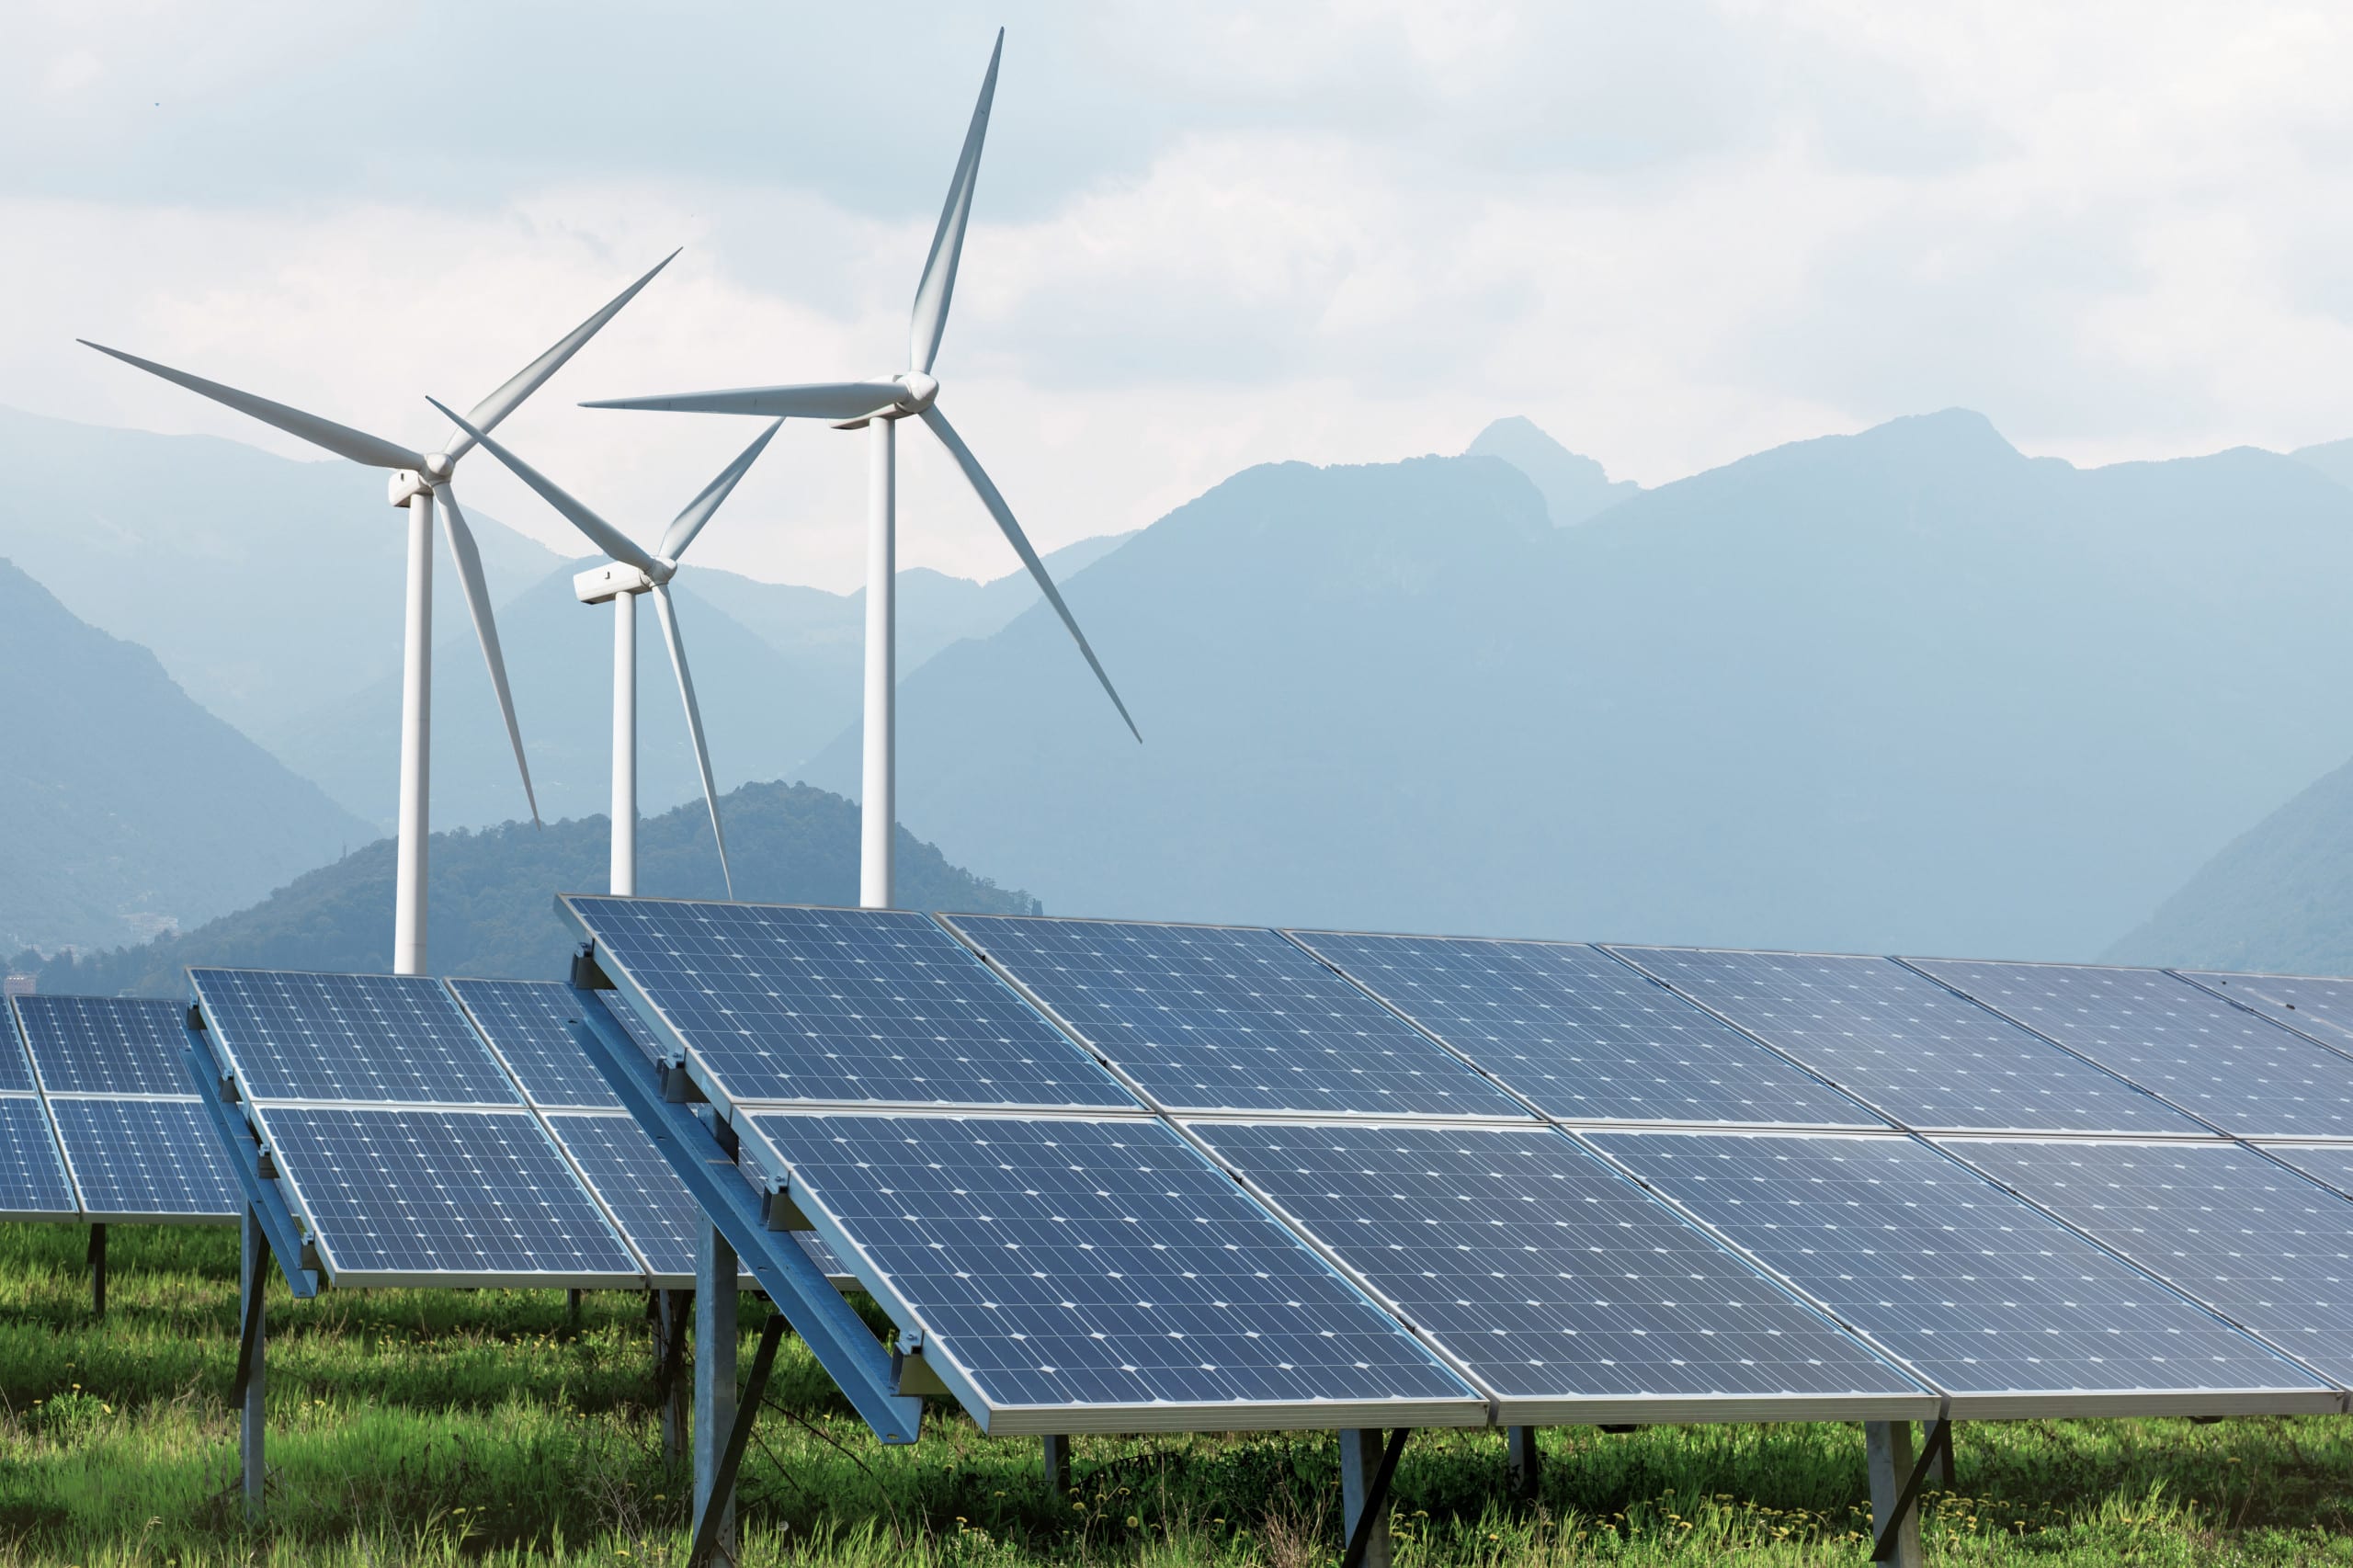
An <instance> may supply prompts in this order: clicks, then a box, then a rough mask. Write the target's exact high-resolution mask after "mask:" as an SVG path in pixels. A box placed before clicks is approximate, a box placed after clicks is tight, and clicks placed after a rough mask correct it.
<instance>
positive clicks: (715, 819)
mask: <svg viewBox="0 0 2353 1568" xmlns="http://www.w3.org/2000/svg"><path fill="white" fill-rule="evenodd" d="M426 401H428V402H431V401H432V400H431V399H427V400H426ZM433 406H434V407H436V408H438V409H440V410H441V412H442V413H443V414H446V415H449V419H450V421H451V422H452V423H454V424H455V425H456V426H458V428H459V429H460V430H462V431H464V432H465V433H466V434H467V435H469V436H471V437H473V438H474V439H475V440H477V441H479V442H481V443H482V448H483V450H484V451H486V452H488V453H489V454H490V455H491V456H492V457H494V458H496V459H497V460H499V461H500V462H503V463H505V464H506V466H507V467H508V468H509V469H511V470H513V471H514V473H515V477H516V478H517V479H519V480H521V481H522V482H523V483H526V484H528V485H529V486H530V487H531V488H532V489H534V490H536V491H538V492H539V493H540V498H541V499H543V500H544V501H546V502H547V504H548V505H549V506H552V507H554V508H555V509H556V510H557V511H558V512H560V513H562V514H563V517H564V518H565V519H566V520H567V521H569V522H570V523H571V524H572V526H573V527H574V528H578V529H579V530H580V531H581V532H582V533H584V534H585V535H586V536H587V537H588V541H589V542H590V543H591V544H594V545H595V546H596V547H597V549H599V550H601V551H604V552H605V556H606V559H607V560H608V562H610V564H608V565H605V566H599V567H595V568H592V569H590V570H589V571H586V572H583V573H581V574H579V575H578V576H577V577H574V579H573V580H572V586H573V591H574V593H575V594H577V595H578V596H579V597H580V602H581V603H583V604H592V605H593V604H602V603H604V602H605V601H606V600H607V599H610V600H612V601H613V839H612V869H611V879H612V891H613V892H616V893H620V894H623V895H627V894H631V893H634V892H637V596H638V595H640V594H646V593H650V594H652V595H653V596H654V616H655V618H656V619H659V620H660V621H661V622H662V637H663V641H664V642H666V643H668V644H669V648H670V669H671V673H673V674H674V675H676V676H677V677H678V700H679V701H680V702H681V703H682V704H684V705H685V707H686V710H687V733H688V734H689V735H691V736H692V737H693V738H694V743H695V767H697V768H699V770H700V771H701V773H702V798H703V801H704V803H705V804H707V805H708V806H709V807H710V836H711V838H712V840H713V841H714V842H716V843H717V844H718V846H719V874H720V876H721V877H722V879H723V880H724V881H726V884H727V896H728V897H730V898H733V897H734V896H735V874H734V872H733V871H732V870H731V869H729V868H728V865H727V835H726V833H725V831H724V830H722V828H721V827H720V825H719V786H718V784H717V783H716V782H715V781H714V780H713V778H712V777H711V772H710V747H709V746H708V745H706V744H704V742H703V734H702V709H701V707H700V705H699V704H698V703H697V702H696V701H695V682H694V676H691V675H689V674H688V671H687V645H686V642H684V641H683V640H682V639H681V638H680V636H679V634H678V614H677V611H676V608H674V607H673V606H672V605H671V603H670V579H671V578H673V577H675V576H676V575H677V574H678V558H679V557H680V556H682V555H684V554H685V553H686V552H687V546H688V545H690V544H692V543H693V542H694V541H695V536H696V535H697V534H699V533H700V532H702V528H703V525H704V524H705V523H708V522H709V521H710V518H711V514H713V513H714V512H717V511H718V510H719V506H720V503H722V502H723V501H725V500H726V499H727V497H728V495H729V494H731V493H732V492H733V490H734V488H735V486H736V484H737V483H738V482H739V481H741V480H742V479H743V477H744V475H745V474H746V473H748V472H751V467H752V465H753V464H754V463H755V462H756V461H758V460H759V456H760V454H761V453H762V452H763V451H765V450H767V444H768V441H769V440H770V439H771V438H772V437H774V436H775V435H776V433H777V430H778V428H779V426H782V425H783V424H784V421H783V420H781V419H779V420H778V421H776V423H775V424H772V425H770V426H768V427H767V429H765V430H763V431H761V432H760V434H759V437H758V438H757V439H756V440H754V441H753V443H752V444H751V445H750V446H748V447H746V448H745V449H744V450H743V452H742V453H741V454H740V455H738V456H737V458H736V459H735V460H734V461H733V462H732V463H729V464H728V465H727V466H726V467H725V468H724V469H722V470H721V471H720V473H719V477H718V478H716V479H714V480H712V481H711V482H710V483H709V484H706V485H704V486H703V487H702V492H701V494H699V495H697V496H696V497H695V498H694V499H693V500H691V501H689V502H688V503H687V506H686V510H684V511H682V512H680V513H679V514H678V515H677V517H675V518H673V519H672V520H671V523H670V527H669V528H668V529H667V530H666V531H665V533H664V534H663V535H662V542H661V544H660V545H659V546H657V547H656V548H655V549H654V551H652V552H650V553H649V552H648V551H643V550H641V549H639V548H638V546H637V543H636V541H635V540H631V538H630V537H629V535H627V534H625V533H623V532H621V530H620V529H619V528H615V527H613V525H612V524H610V523H608V522H607V521H605V519H604V518H602V517H598V516H597V514H596V513H594V512H592V511H590V510H589V509H588V508H587V507H586V506H584V505H583V504H581V502H579V501H578V500H576V499H575V498H574V496H573V495H572V494H570V493H569V492H567V491H566V490H564V489H563V487H562V486H560V485H558V484H557V483H555V482H554V481H553V480H551V479H550V478H548V476H547V475H545V474H543V473H541V472H540V471H539V470H537V469H535V468H533V467H532V466H531V465H530V464H529V463H527V462H525V461H524V460H522V459H521V458H518V457H517V456H516V455H515V454H514V453H513V452H510V451H508V450H507V449H506V448H505V447H502V446H500V445H499V444H498V443H497V442H496V441H494V440H493V439H491V437H489V435H488V434H486V433H485V432H483V431H481V430H477V429H475V428H474V426H473V425H472V422H471V421H469V420H465V419H461V418H460V417H459V416H458V415H456V414H454V413H451V412H450V411H449V409H447V408H444V407H442V405H441V404H440V403H433Z"/></svg>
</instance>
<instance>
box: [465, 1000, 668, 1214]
mask: <svg viewBox="0 0 2353 1568" xmlns="http://www.w3.org/2000/svg"><path fill="white" fill-rule="evenodd" d="M449 989H450V991H451V992H453V993H454V994H456V995H457V998H458V1002H459V1004H460V1006H463V1007H464V1008H465V1010H466V1014H467V1016H468V1017H472V1019H473V1021H474V1024H475V1026H476V1027H477V1028H480V1029H481V1030H482V1033H483V1039H485V1040H489V1041H490V1045H491V1049H492V1050H493V1051H496V1052H497V1053H498V1055H499V1057H500V1058H501V1059H502V1060H503V1061H505V1062H506V1065H507V1066H508V1067H509V1068H511V1069H512V1070H513V1071H514V1074H515V1077H516V1079H517V1082H519V1083H520V1084H521V1085H523V1096H524V1098H526V1099H528V1100H529V1101H530V1102H531V1103H532V1104H533V1105H538V1106H594V1107H598V1108H605V1107H610V1108H619V1107H620V1103H621V1102H620V1096H617V1095H615V1094H614V1093H613V1090H612V1085H609V1084H607V1083H606V1082H605V1075H604V1074H601V1073H599V1072H597V1069H596V1067H595V1066H594V1065H592V1064H591V1063H590V1062H589V1060H588V1057H587V1053H586V1052H585V1051H582V1050H581V1049H580V1042H579V1041H578V1040H574V1038H573V1034H572V1026H573V1025H574V1023H576V1022H578V1021H579V1017H580V1015H579V1010H578V1008H577V1007H576V1006H574V1002H573V996H574V992H573V989H572V987H571V986H569V985H565V984H563V983H559V982H556V981H552V980H452V981H450V982H449ZM628 1011H629V1009H628V1008H626V1007H622V1008H620V1009H618V1010H617V1011H616V1016H617V1017H620V1016H623V1015H626V1014H627V1013H628ZM625 1021H627V1022H631V1023H633V1022H634V1021H635V1020H633V1019H627V1020H625ZM682 1190H683V1189H682Z"/></svg>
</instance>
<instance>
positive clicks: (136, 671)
mask: <svg viewBox="0 0 2353 1568" xmlns="http://www.w3.org/2000/svg"><path fill="white" fill-rule="evenodd" d="M0 672H5V673H0V833H5V847H4V848H0V952H10V951H14V950H16V949H17V948H20V947H27V946H37V947H40V948H41V949H55V948H57V947H59V946H61V945H63V944H67V943H87V944H97V943H117V942H123V941H126V940H131V939H135V938H136V937H143V936H146V935H148V934H150V933H152V932H153V931H155V930H156V929H157V928H159V927H168V926H171V925H172V924H173V923H175V922H177V923H180V924H184V925H186V924H193V923H195V922H197V921H199V920H204V919H207V918H209V917H210V916H212V915H218V914H220V913H221V912H222V910H226V909H233V908H235V907H236V906H237V905H239V904H241V903H247V902H250V901H251V900H253V899H256V898H258V897H260V896H261V895H262V894H263V893H265V892H268V891H269V890H270V889H271V888H273V887H276V886H278V884H279V883H281V882H283V881H287V880H288V879H289V878H290V877H292V876H294V875H295V874H296V873H298V872H301V871H302V870H305V869H309V868H310V867H313V866H315V865H317V864H318V863H319V862H320V861H322V860H325V859H328V858H332V857H334V856H335V854H337V853H338V852H339V851H340V850H341V849H342V847H343V846H345V845H347V844H351V843H357V842H359V841H361V840H364V839H366V838H369V837H370V836H372V835H371V834H370V833H369V829H368V828H367V826H366V825H365V824H362V823H360V822H359V821H358V819H357V818H354V817H352V816H351V815H349V814H348V813H347V812H344V811H343V810H342V809H340V808H339V807H337V806H336V805H335V803H334V802H333V801H329V800H328V799H327V797H326V796H325V795H324V794H323V793H322V792H321V791H320V790H319V789H318V787H317V786H315V785H313V784H311V783H309V782H308V781H306V780H304V779H301V778H296V777H295V776H294V775H293V774H292V773H290V772H289V771H288V770H287V769H286V768H285V767H283V766H282V765H281V764H279V763H278V761H277V760H276V759H275V758H273V757H271V756H269V754H268V753H267V752H265V751H263V750H262V749H261V748H260V747H259V746H257V745H256V744H254V743H253V742H251V741H249V740H247V739H246V738H245V737H244V736H243V735H241V734H239V733H237V732H236V731H235V730H234V729H233V728H232V727H231V726H230V725H228V724H226V723H224V722H222V721H221V720H219V719H216V718H214V717H213V716H212V715H211V714H210V713H208V712H206V711H205V710H203V709H202V708H200V707H199V706H198V705H197V704H196V703H195V702H194V701H192V700H190V699H189V698H188V693H186V692H185V691H183V690H181V689H180V687H177V686H176V685H175V684H174V683H173V681H172V679H171V677H170V676H166V675H165V673H164V670H163V666H162V665H159V664H158V663H157V662H156V660H155V656H154V655H153V653H149V652H148V651H147V650H146V649H144V648H142V647H140V646H138V645H137V644H135V643H131V642H121V641H119V640H118V639H116V638H113V637H109V636H108V635H107V634H106V633H105V632H103V631H98V630H97V628H95V627H92V626H89V625H86V624H85V623H84V622H82V621H81V620H79V619H75V618H74V615H73V614H72V613H71V612H69V611H68V610H67V609H66V608H65V607H64V606H63V605H62V604H60V603H58V601H57V599H56V598H55V597H53V596H52V595H51V594H50V593H49V592H48V591H47V590H46V589H45V588H43V587H42V586H41V585H40V584H39V583H37V582H35V581H34V580H33V579H32V578H31V577H30V576H28V575H27V574H25V573H24V572H22V571H20V570H19V569H17V567H16V566H15V565H14V564H12V563H10V562H6V561H0Z"/></svg>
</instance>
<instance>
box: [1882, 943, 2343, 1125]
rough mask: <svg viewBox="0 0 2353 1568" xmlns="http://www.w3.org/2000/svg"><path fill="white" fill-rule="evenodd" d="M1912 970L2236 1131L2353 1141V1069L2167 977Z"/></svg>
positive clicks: (2084, 970) (2032, 968)
mask: <svg viewBox="0 0 2353 1568" xmlns="http://www.w3.org/2000/svg"><path fill="white" fill-rule="evenodd" d="M1907 961H1910V962H1912V963H1914V964H1915V965H1916V966H1917V967H1918V968H1920V969H1922V970H1924V971H1927V972H1928V973H1929V974H1932V975H1934V976H1935V977H1936V978H1938V980H1941V981H1943V982H1944V983H1946V984H1948V985H1949V986H1952V987H1953V988H1954V989H1956V990H1959V991H1965V992H1967V993H1968V994H1970V995H1972V996H1974V997H1976V998H1977V999H1978V1000H1979V1001H1981V1002H1983V1003H1984V1004H1985V1005H1986V1006H1989V1007H1992V1008H1995V1010H1996V1011H1998V1012H2001V1013H2002V1014H2004V1015H2006V1017H2012V1018H2016V1019H2017V1020H2018V1022H2019V1023H2022V1024H2024V1025H2026V1026H2027V1027H2028V1028H2031V1029H2033V1030H2035V1031H2036V1032H2038V1033H2040V1034H2045V1035H2048V1036H2050V1037H2051V1038H2052V1040H2057V1041H2058V1042H2059V1043H2060V1044H2062V1045H2063V1046H2065V1047H2066V1048H2067V1049H2068V1050H2070V1051H2075V1052H2077V1053H2078V1054H2080V1055H2083V1056H2087V1057H2089V1058H2090V1059H2091V1060H2092V1061H2094V1062H2098V1063H2099V1064H2100V1065H2101V1066H2103V1067H2106V1068H2107V1069H2108V1070H2109V1071H2110V1072H2112V1073H2115V1074H2119V1075H2120V1076H2122V1077H2125V1078H2129V1079H2131V1081H2132V1082H2134V1083H2136V1084H2138V1085H2141V1086H2142V1087H2143V1088H2144V1089H2147V1090H2148V1091H2149V1092H2150V1093H2152V1094H2154V1095H2159V1096H2163V1097H2164V1098H2165V1099H2167V1100H2169V1101H2171V1102H2172V1103H2173V1104H2175V1105H2177V1106H2179V1107H2181V1108H2183V1109H2184V1110H2187V1111H2189V1112H2190V1113H2192V1114H2193V1115H2196V1116H2198V1117H2200V1118H2202V1119H2205V1120H2207V1121H2210V1122H2211V1123H2213V1124H2214V1125H2215V1126H2217V1127H2220V1128H2221V1129H2222V1130H2223V1131H2226V1132H2234V1133H2237V1134H2239V1135H2241V1136H2243V1137H2264V1136H2267V1135H2268V1136H2272V1137H2298V1138H2313V1137H2344V1136H2348V1135H2353V1062H2348V1061H2347V1060H2346V1059H2345V1058H2344V1057H2342V1056H2339V1055H2337V1054H2336V1052H2335V1051H2328V1050H2325V1049H2324V1048H2323V1047H2321V1046H2317V1045H2314V1044H2313V1043H2312V1042H2311V1041H2310V1040H2305V1039H2303V1038H2302V1036H2299V1035H2296V1034H2293V1033H2290V1031H2289V1030H2287V1029H2285V1028H2279V1026H2277V1025H2275V1024H2272V1023H2271V1022H2270V1021H2268V1019H2265V1018H2262V1017H2256V1015H2255V1014H2253V1013H2250V1012H2248V1011H2247V1010H2246V1009H2245V1008H2244V1007H2234V1006H2232V1005H2231V1004H2230V1003H2228V1002H2226V1001H2223V1000H2222V998H2221V997H2219V996H2216V995H2214V994H2212V993H2211V992H2208V991H2203V990H2200V988H2199V987H2197V986H2195V985H2192V984H2190V983H2188V982H2187V981H2184V980H2180V979H2177V978H2176V977H2175V976H2173V975H2170V974H2167V973H2165V971H2163V970H2155V969H2120V968H2116V967H2113V966H2109V965H2102V964H2040V963H1978V962H1971V961H1966V960H1949V959H1919V960H1907Z"/></svg>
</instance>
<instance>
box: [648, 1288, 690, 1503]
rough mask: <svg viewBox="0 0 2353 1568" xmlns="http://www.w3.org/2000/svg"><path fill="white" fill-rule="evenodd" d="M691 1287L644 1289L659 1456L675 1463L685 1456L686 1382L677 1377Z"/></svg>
mask: <svg viewBox="0 0 2353 1568" xmlns="http://www.w3.org/2000/svg"><path fill="white" fill-rule="evenodd" d="M694 1299H695V1293H694V1292H693V1291H692V1290H654V1291H650V1292H648V1295H647V1300H646V1303H645V1305H646V1315H647V1316H649V1317H651V1318H652V1319H653V1320H654V1405H655V1406H656V1407H657V1408H658V1409H659V1410H660V1411H661V1412H662V1458H663V1459H664V1460H665V1461H666V1462H668V1463H670V1464H676V1463H677V1462H678V1461H679V1460H682V1459H684V1458H686V1455H687V1385H686V1382H685V1381H684V1380H683V1379H681V1378H680V1377H679V1376H678V1373H679V1371H680V1369H682V1368H683V1367H684V1366H685V1365H686V1358H687V1313H688V1312H691V1311H692V1310H693V1308H694Z"/></svg>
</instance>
